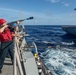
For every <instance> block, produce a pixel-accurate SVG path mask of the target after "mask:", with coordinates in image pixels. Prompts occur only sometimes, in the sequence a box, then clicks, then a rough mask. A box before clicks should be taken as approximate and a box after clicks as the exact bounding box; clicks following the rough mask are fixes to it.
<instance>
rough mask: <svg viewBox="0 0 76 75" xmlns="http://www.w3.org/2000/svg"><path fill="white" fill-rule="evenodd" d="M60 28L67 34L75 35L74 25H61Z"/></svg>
mask: <svg viewBox="0 0 76 75" xmlns="http://www.w3.org/2000/svg"><path fill="white" fill-rule="evenodd" d="M62 29H63V30H64V31H65V32H67V33H69V34H72V35H76V26H75V25H72V26H71V25H66V26H62Z"/></svg>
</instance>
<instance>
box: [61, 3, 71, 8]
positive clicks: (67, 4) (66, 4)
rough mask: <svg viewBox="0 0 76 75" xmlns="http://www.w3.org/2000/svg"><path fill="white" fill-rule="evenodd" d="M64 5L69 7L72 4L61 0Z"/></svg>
mask: <svg viewBox="0 0 76 75" xmlns="http://www.w3.org/2000/svg"><path fill="white" fill-rule="evenodd" d="M61 3H62V4H63V5H64V6H66V7H68V6H69V5H70V4H69V3H66V2H61Z"/></svg>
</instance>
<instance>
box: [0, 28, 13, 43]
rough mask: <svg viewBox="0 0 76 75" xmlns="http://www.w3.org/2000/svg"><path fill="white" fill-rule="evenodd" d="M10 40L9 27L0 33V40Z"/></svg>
mask: <svg viewBox="0 0 76 75" xmlns="http://www.w3.org/2000/svg"><path fill="white" fill-rule="evenodd" d="M7 41H12V34H11V32H10V29H5V30H4V31H3V32H2V33H0V42H7Z"/></svg>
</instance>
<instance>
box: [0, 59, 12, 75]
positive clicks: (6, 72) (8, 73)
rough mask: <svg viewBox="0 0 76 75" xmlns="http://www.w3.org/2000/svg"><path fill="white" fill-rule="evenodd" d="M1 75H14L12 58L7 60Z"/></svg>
mask: <svg viewBox="0 0 76 75" xmlns="http://www.w3.org/2000/svg"><path fill="white" fill-rule="evenodd" d="M0 75H13V65H12V62H11V60H10V58H6V59H5V61H4V65H3V69H2V73H1V74H0Z"/></svg>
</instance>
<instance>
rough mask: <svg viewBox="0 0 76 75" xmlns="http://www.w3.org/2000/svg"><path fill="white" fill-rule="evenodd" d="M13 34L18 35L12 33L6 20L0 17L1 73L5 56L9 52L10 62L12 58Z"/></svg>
mask: <svg viewBox="0 0 76 75" xmlns="http://www.w3.org/2000/svg"><path fill="white" fill-rule="evenodd" d="M13 36H19V35H18V34H14V33H11V32H10V29H9V28H8V25H7V24H6V20H4V19H0V42H1V50H0V73H2V68H3V64H4V60H5V57H6V55H7V53H8V52H9V54H10V57H11V60H12V63H13V59H14V51H13V48H14V44H13V39H12V38H13Z"/></svg>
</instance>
